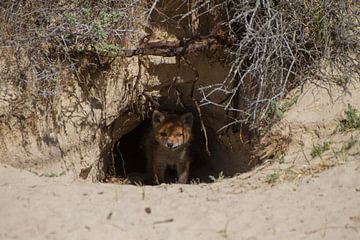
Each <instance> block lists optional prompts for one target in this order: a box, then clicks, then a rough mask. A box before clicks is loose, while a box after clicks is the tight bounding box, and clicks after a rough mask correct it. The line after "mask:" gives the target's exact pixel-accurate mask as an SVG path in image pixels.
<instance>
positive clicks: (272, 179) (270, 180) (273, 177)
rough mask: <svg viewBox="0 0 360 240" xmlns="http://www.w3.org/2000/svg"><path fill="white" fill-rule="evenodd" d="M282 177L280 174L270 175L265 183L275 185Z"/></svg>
mask: <svg viewBox="0 0 360 240" xmlns="http://www.w3.org/2000/svg"><path fill="white" fill-rule="evenodd" d="M279 177H280V174H279V173H270V174H268V175H266V177H265V182H266V183H268V184H274V183H275V182H276V181H277V180H278V179H279Z"/></svg>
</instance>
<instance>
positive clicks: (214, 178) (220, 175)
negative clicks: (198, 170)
mask: <svg viewBox="0 0 360 240" xmlns="http://www.w3.org/2000/svg"><path fill="white" fill-rule="evenodd" d="M209 178H210V180H211V181H213V182H219V181H221V180H223V179H224V178H225V176H224V173H223V171H221V172H219V175H218V176H217V177H215V176H209Z"/></svg>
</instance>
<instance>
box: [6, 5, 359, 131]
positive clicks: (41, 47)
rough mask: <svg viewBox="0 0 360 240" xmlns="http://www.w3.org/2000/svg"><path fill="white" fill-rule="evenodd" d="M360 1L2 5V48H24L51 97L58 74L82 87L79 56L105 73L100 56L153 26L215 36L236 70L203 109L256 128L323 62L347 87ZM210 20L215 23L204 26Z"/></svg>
mask: <svg viewBox="0 0 360 240" xmlns="http://www.w3.org/2000/svg"><path fill="white" fill-rule="evenodd" d="M170 3H171V4H170ZM356 4H357V3H356V2H354V1H338V0H329V1H320V0H316V1H295V0H292V1H280V2H279V1H267V0H261V1H234V0H226V1H220V0H214V1H205V2H203V1H192V2H191V4H190V3H187V1H185V0H180V1H169V6H170V7H167V4H166V1H164V2H163V1H158V0H153V1H141V0H121V1H112V0H104V1H86V2H84V1H77V0H73V1H69V2H67V3H63V2H62V1H43V0H42V1H35V2H34V1H28V0H27V1H9V0H5V1H2V2H1V3H0V21H1V22H2V24H1V26H0V39H1V40H0V48H1V49H3V48H7V49H22V51H23V53H24V54H23V56H26V55H27V56H28V57H29V59H31V64H30V68H34V69H33V70H31V71H29V72H31V74H36V76H35V78H34V81H35V82H34V84H33V86H35V87H37V88H38V89H39V91H36V92H35V93H34V95H36V94H37V95H39V96H41V98H50V97H53V96H56V95H57V94H58V93H59V91H61V89H62V85H63V84H64V83H63V82H61V81H59V80H57V79H61V77H60V78H59V74H60V72H61V68H66V69H71V70H72V71H75V72H76V75H77V77H80V78H79V81H84V79H83V78H81V74H80V73H81V71H79V67H80V66H79V64H78V63H79V62H81V60H82V58H84V57H85V56H86V57H88V56H91V58H90V59H91V62H90V64H91V67H92V68H95V69H96V68H98V70H99V71H102V69H103V66H104V62H105V63H109V62H110V61H111V59H102V57H104V56H105V57H108V56H109V54H110V55H111V57H116V56H122V54H123V53H124V52H126V51H128V50H129V49H128V48H129V47H132V48H136V47H137V46H139V45H141V44H142V40H141V39H142V35H141V32H143V31H144V29H145V30H146V31H147V32H152V30H151V27H152V24H153V23H156V22H161V23H163V24H165V25H166V24H170V25H172V26H176V28H177V29H179V32H181V34H179V38H182V39H179V40H181V41H184V42H187V41H189V40H191V39H192V38H194V39H195V40H196V37H195V36H201V38H204V37H205V36H213V37H215V38H216V39H220V40H219V41H218V43H219V44H220V45H221V48H222V49H224V50H225V53H226V54H227V55H228V58H227V59H228V64H229V66H230V70H229V73H228V76H227V78H226V79H224V81H222V82H219V83H216V84H212V85H209V86H203V87H201V88H199V91H200V92H201V94H202V99H201V104H202V106H204V105H214V106H217V107H221V108H223V109H224V110H225V111H226V112H227V114H228V115H229V117H230V118H229V119H232V121H231V122H230V123H229V124H228V125H227V126H224V129H225V128H226V127H229V126H231V125H237V124H243V123H245V124H247V125H250V126H251V127H256V126H259V124H260V123H261V122H263V121H264V120H265V122H266V117H267V116H266V115H267V114H265V113H267V112H269V111H270V112H271V111H272V112H273V113H274V115H275V116H276V117H277V118H281V117H282V115H283V113H284V111H286V110H285V108H286V106H281V107H280V106H278V105H277V104H276V102H278V100H279V99H281V98H282V97H284V96H285V95H286V93H287V92H288V90H290V89H292V88H293V87H294V86H297V85H301V84H302V83H303V82H304V80H306V78H307V77H311V78H314V76H316V74H318V71H319V70H318V69H319V62H320V60H321V61H322V62H324V60H329V62H330V63H331V64H333V65H334V66H337V67H336V69H335V70H334V72H336V74H333V75H332V77H328V78H326V79H325V80H324V81H325V82H327V83H329V82H335V83H337V84H339V82H341V85H342V86H346V85H348V84H349V81H350V80H349V79H350V78H349V77H348V76H349V75H353V74H354V73H356V74H358V73H359V68H358V67H356V62H355V59H357V57H356V56H355V57H354V56H353V55H354V53H355V55H356V54H357V52H358V51H357V49H359V41H358V37H359V29H360V28H359V23H360V21H359V16H360V14H359V9H358V7H357V5H356ZM185 6H187V7H185ZM168 8H171V9H168ZM174 9H177V10H176V11H175V12H174ZM160 13H161V14H160ZM164 13H167V14H164ZM200 16H201V17H200ZM206 17H207V18H208V19H211V21H203V20H202V19H203V18H204V19H206ZM193 21H197V22H198V23H197V24H195V23H194V22H193ZM189 22H190V23H191V24H189ZM155 25H156V24H155ZM204 29H207V30H206V31H205V32H204ZM180 36H181V37H180ZM164 47H166V46H161V48H164ZM122 51H124V52H122ZM27 68H29V67H26V66H21V64H20V65H19V69H17V71H13V72H11V74H12V76H9V75H8V74H10V73H6V74H7V75H6V74H5V75H3V77H5V78H6V79H11V80H12V81H17V82H19V81H20V82H21V83H22V84H25V83H26V82H29V81H31V80H29V79H23V77H21V79H20V80H19V79H18V76H24V69H27ZM80 70H81V69H80ZM344 70H346V71H344ZM343 73H344V74H343ZM345 73H346V74H345ZM319 74H321V73H319ZM330 75H331V74H330ZM339 79H341V81H339ZM85 83H86V81H85ZM27 91H29V90H27ZM213 96H216V98H213ZM221 96H223V97H221ZM217 99H222V100H221V101H220V102H219V101H218V100H217Z"/></svg>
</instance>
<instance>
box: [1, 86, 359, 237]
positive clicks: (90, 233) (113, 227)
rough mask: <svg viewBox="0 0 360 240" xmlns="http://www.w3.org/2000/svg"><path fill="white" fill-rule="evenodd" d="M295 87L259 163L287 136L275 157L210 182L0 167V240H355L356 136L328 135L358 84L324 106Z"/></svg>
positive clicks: (315, 92) (315, 93) (354, 102)
mask: <svg viewBox="0 0 360 240" xmlns="http://www.w3.org/2000/svg"><path fill="white" fill-rule="evenodd" d="M304 89H305V90H304V92H303V93H302V94H301V95H299V100H298V101H297V103H296V104H295V105H294V106H293V107H292V108H291V109H290V110H289V111H288V112H286V113H285V115H284V117H283V119H282V120H281V121H280V122H279V123H278V124H276V126H274V128H273V129H272V130H271V133H272V134H269V136H268V137H267V139H266V138H265V139H264V144H265V143H266V141H267V142H268V143H269V144H267V145H266V144H265V145H266V146H267V148H265V149H264V151H263V152H264V154H263V156H265V157H266V152H272V153H274V152H276V151H275V150H276V149H277V147H278V146H279V144H280V145H281V142H280V141H278V140H276V139H290V140H291V141H289V143H288V146H287V147H286V149H287V151H285V154H284V155H279V156H276V157H275V158H274V159H272V160H270V159H266V158H265V159H264V164H262V165H261V166H258V167H256V168H255V169H253V170H251V171H249V172H247V173H243V174H240V175H238V176H235V177H233V178H227V179H221V177H220V178H219V177H217V176H214V177H215V180H216V182H215V183H211V184H188V185H178V184H172V185H170V184H163V185H160V186H134V185H118V184H94V183H88V182H81V181H80V180H78V179H76V180H74V179H72V177H70V175H67V174H66V175H64V176H60V177H57V176H58V175H62V174H61V173H50V172H49V173H48V174H46V175H43V176H39V175H36V174H34V173H31V172H28V171H25V170H20V169H15V168H13V167H10V166H8V165H5V164H1V165H0V192H1V196H0V206H1V209H0V219H1V221H0V239H87V240H89V239H100V238H102V239H249V240H250V239H252V240H255V239H359V237H360V181H359V179H360V161H359V159H360V144H359V139H360V132H359V130H356V129H348V130H347V131H345V132H341V131H339V129H338V128H339V123H340V120H341V119H343V118H344V111H345V110H346V109H347V106H348V104H350V105H351V106H353V107H354V108H355V109H360V102H359V101H358V100H359V99H360V87H359V84H355V85H354V86H353V87H352V88H351V89H350V92H351V95H350V94H344V93H343V92H342V91H341V90H340V89H333V91H332V95H331V96H332V101H331V99H330V97H329V96H330V95H328V92H327V91H326V90H325V89H322V88H317V87H314V86H312V85H310V86H306V87H305V88H304ZM294 94H295V95H296V94H297V93H296V92H295V93H294ZM324 142H329V144H330V146H329V148H328V149H327V150H324V152H323V153H321V154H320V155H319V156H312V155H313V149H314V146H316V145H317V144H320V145H321V144H323V143H324ZM270 143H271V144H270ZM277 143H278V144H277ZM350 143H351V144H350Z"/></svg>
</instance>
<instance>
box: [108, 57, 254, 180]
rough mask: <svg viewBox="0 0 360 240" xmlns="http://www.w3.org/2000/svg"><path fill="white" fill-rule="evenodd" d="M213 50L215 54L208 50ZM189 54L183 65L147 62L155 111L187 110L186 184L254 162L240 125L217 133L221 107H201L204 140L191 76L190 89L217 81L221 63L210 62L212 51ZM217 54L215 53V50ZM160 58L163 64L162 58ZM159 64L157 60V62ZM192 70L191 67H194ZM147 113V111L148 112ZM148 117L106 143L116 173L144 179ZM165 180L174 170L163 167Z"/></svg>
mask: <svg viewBox="0 0 360 240" xmlns="http://www.w3.org/2000/svg"><path fill="white" fill-rule="evenodd" d="M214 54H215V53H214ZM214 54H213V55H211V56H207V54H195V55H189V56H187V59H188V61H189V62H191V65H192V67H189V64H187V63H186V64H175V63H176V61H173V62H172V61H170V60H169V61H168V62H166V61H165V60H164V59H162V60H161V61H160V60H159V61H155V60H154V61H153V62H151V61H150V63H149V65H147V71H148V73H149V75H152V76H154V77H155V78H156V79H158V81H159V83H160V84H159V85H158V90H159V92H158V93H159V96H160V97H159V98H158V99H157V100H158V104H159V105H158V107H156V108H158V110H160V111H163V112H170V113H180V114H181V113H185V112H192V113H193V116H194V125H193V138H192V142H191V148H190V153H191V154H190V155H191V159H192V162H191V164H190V178H189V182H211V178H210V177H209V176H214V177H217V176H219V174H220V173H222V174H223V175H224V176H227V177H230V176H233V175H235V174H237V173H243V172H246V171H249V170H250V169H251V168H252V167H253V166H254V165H255V164H256V163H255V162H254V161H251V160H250V157H251V154H250V152H251V150H252V146H251V143H250V142H251V141H249V140H251V138H252V137H251V134H249V131H247V130H246V126H241V127H239V126H235V125H234V126H232V127H230V128H227V129H226V130H225V131H221V132H217V131H218V130H219V129H220V128H221V127H223V126H225V125H226V124H228V123H229V120H230V121H231V119H229V117H228V116H227V113H226V111H225V110H224V109H221V108H218V107H214V106H210V105H207V106H203V107H201V115H202V118H201V119H202V122H203V124H204V125H205V128H206V133H207V139H208V141H207V145H208V150H209V151H210V155H208V153H207V149H206V141H205V138H204V133H203V131H202V127H201V121H200V117H199V113H198V108H197V106H196V105H195V103H194V99H197V100H198V101H200V99H201V96H200V94H199V93H198V92H197V91H194V95H192V93H191V91H192V89H194V85H193V84H194V79H198V80H197V81H196V84H197V85H196V86H195V89H196V87H198V86H201V85H202V86H206V85H209V84H215V83H218V82H219V81H220V80H221V79H224V78H226V76H227V74H228V69H227V67H226V66H225V65H224V64H222V63H221V62H219V61H213V59H214V58H216V57H215V55H214ZM217 54H219V56H222V54H221V53H217ZM163 60H164V61H165V62H164V61H163ZM158 62H159V63H160V64H159V63H158ZM194 69H196V71H194ZM151 114H152V111H149V112H148V115H149V116H151ZM150 124H151V122H150V119H143V121H142V122H138V124H137V126H135V127H134V128H133V129H132V130H131V131H129V132H127V134H125V135H123V136H121V137H120V139H115V142H114V145H113V147H112V149H113V152H112V156H113V165H114V167H113V168H114V172H115V175H116V177H119V178H123V179H128V180H129V182H131V183H135V182H139V183H144V182H143V181H144V178H145V176H146V158H145V152H144V147H143V142H144V141H143V138H144V136H145V135H146V131H147V130H148V129H149V128H150ZM168 175H169V179H170V182H174V176H176V172H175V173H174V171H173V170H172V169H168Z"/></svg>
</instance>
